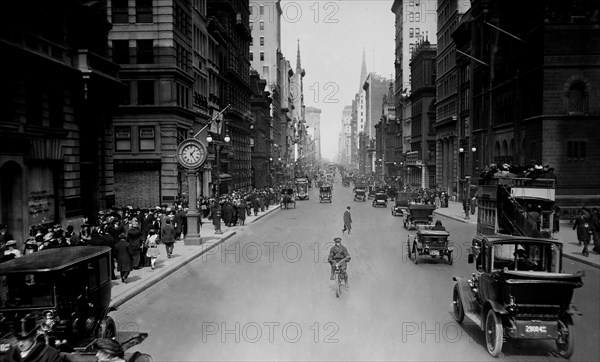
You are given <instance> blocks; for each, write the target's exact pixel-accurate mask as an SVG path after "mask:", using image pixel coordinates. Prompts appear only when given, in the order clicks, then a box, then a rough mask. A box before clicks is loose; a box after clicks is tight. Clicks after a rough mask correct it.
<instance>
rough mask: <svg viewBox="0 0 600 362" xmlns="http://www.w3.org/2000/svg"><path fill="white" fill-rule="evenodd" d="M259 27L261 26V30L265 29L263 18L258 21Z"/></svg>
mask: <svg viewBox="0 0 600 362" xmlns="http://www.w3.org/2000/svg"><path fill="white" fill-rule="evenodd" d="M258 27H259V29H260V30H265V22H264V21H262V20H261V21H260V22H259V23H258Z"/></svg>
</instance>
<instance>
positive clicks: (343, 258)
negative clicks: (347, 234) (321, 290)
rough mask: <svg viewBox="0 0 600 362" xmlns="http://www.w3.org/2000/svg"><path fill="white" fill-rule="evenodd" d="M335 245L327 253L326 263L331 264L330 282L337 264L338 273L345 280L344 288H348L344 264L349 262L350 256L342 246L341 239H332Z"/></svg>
mask: <svg viewBox="0 0 600 362" xmlns="http://www.w3.org/2000/svg"><path fill="white" fill-rule="evenodd" d="M333 241H334V242H335V245H334V246H332V247H331V250H330V251H329V257H328V258H327V261H328V262H329V264H331V278H330V279H331V280H333V279H334V273H335V264H339V266H340V273H341V276H342V278H343V279H344V280H345V283H346V287H348V274H347V273H346V263H348V262H349V261H350V254H349V253H348V249H346V247H345V246H343V245H342V238H339V237H337V238H334V239H333Z"/></svg>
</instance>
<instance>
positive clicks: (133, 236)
mask: <svg viewBox="0 0 600 362" xmlns="http://www.w3.org/2000/svg"><path fill="white" fill-rule="evenodd" d="M143 241H144V239H143V238H142V230H141V229H140V225H139V224H138V223H137V221H132V222H131V225H130V226H129V231H127V242H128V243H129V245H131V253H132V257H133V261H132V263H133V269H139V268H140V258H141V252H142V242H143Z"/></svg>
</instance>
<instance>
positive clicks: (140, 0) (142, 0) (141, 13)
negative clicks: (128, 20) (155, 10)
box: [135, 0, 152, 23]
mask: <svg viewBox="0 0 600 362" xmlns="http://www.w3.org/2000/svg"><path fill="white" fill-rule="evenodd" d="M135 22H136V23H151V22H152V0H135Z"/></svg>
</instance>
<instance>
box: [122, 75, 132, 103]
mask: <svg viewBox="0 0 600 362" xmlns="http://www.w3.org/2000/svg"><path fill="white" fill-rule="evenodd" d="M122 82H123V84H125V87H124V88H123V93H122V95H121V102H120V103H119V104H122V105H128V104H131V81H129V80H124V81H122Z"/></svg>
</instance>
